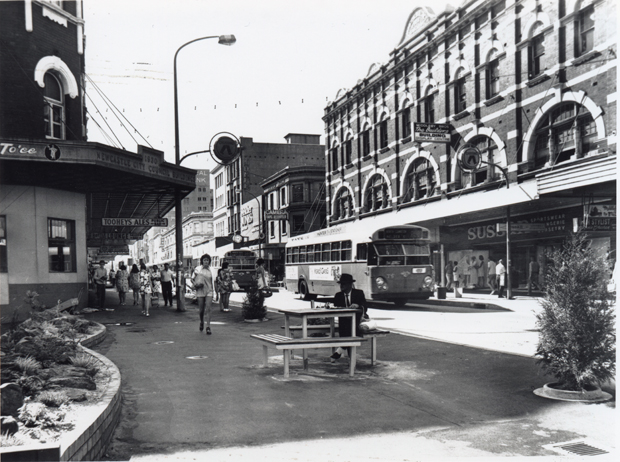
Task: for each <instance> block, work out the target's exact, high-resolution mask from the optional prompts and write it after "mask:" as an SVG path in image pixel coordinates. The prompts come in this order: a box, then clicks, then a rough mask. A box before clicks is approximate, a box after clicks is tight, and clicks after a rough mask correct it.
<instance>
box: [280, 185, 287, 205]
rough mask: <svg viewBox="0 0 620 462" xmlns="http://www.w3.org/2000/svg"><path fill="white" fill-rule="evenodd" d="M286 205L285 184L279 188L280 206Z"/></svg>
mask: <svg viewBox="0 0 620 462" xmlns="http://www.w3.org/2000/svg"><path fill="white" fill-rule="evenodd" d="M284 206H286V186H285V187H284V188H282V189H280V207H284Z"/></svg>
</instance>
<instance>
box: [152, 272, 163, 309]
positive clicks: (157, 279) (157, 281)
mask: <svg viewBox="0 0 620 462" xmlns="http://www.w3.org/2000/svg"><path fill="white" fill-rule="evenodd" d="M151 279H152V281H153V297H152V299H153V300H157V305H153V306H159V294H161V271H159V267H158V266H157V265H153V272H152V273H151Z"/></svg>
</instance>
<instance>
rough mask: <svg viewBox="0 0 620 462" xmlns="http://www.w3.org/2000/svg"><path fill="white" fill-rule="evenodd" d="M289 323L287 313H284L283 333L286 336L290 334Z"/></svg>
mask: <svg viewBox="0 0 620 462" xmlns="http://www.w3.org/2000/svg"><path fill="white" fill-rule="evenodd" d="M290 326H291V323H290V320H289V316H288V314H285V315H284V335H286V336H287V337H290V336H291V329H290Z"/></svg>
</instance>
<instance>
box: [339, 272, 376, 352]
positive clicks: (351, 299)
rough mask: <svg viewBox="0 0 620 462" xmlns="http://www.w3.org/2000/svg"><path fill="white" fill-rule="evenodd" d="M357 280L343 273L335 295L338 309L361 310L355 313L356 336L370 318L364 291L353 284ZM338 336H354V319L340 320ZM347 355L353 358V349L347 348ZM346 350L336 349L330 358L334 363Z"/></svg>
mask: <svg viewBox="0 0 620 462" xmlns="http://www.w3.org/2000/svg"><path fill="white" fill-rule="evenodd" d="M354 282H355V279H353V276H352V275H350V274H348V273H342V275H341V276H340V279H339V280H338V284H340V292H337V293H336V295H334V306H335V307H338V308H352V309H356V310H359V311H358V312H357V313H355V324H356V329H355V332H356V334H358V335H359V332H360V329H359V325H360V323H361V322H362V321H363V320H364V319H367V318H368V315H367V314H366V297H365V295H364V291H363V290H359V289H354V288H353V283H354ZM338 334H339V335H340V337H351V336H353V319H352V318H338ZM346 350H347V354H348V355H349V357H351V348H347V349H346ZM343 353H344V349H342V348H336V351H335V352H334V353H333V354H332V355H331V356H330V359H331V360H332V362H334V361H336V360H337V359H340V357H341V356H342V354H343Z"/></svg>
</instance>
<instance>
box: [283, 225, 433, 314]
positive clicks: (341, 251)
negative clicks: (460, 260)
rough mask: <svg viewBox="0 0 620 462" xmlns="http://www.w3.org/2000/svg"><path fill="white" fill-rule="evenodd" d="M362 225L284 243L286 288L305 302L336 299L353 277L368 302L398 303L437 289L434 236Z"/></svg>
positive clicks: (421, 230) (400, 228)
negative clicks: (345, 278)
mask: <svg viewBox="0 0 620 462" xmlns="http://www.w3.org/2000/svg"><path fill="white" fill-rule="evenodd" d="M364 226H365V224H364V222H363V221H361V222H357V223H345V224H342V225H338V226H334V227H331V228H326V229H321V230H319V231H313V232H311V233H307V234H303V235H300V236H295V237H292V238H291V239H289V241H288V243H287V244H286V288H287V290H290V291H293V292H298V293H299V294H301V295H302V296H303V297H304V298H305V299H310V298H313V297H315V296H316V295H330V296H331V295H334V294H335V293H336V292H338V290H340V289H339V286H338V283H337V281H338V279H339V277H340V275H341V274H342V273H349V274H352V275H353V278H354V279H355V281H356V282H355V287H356V288H358V289H362V290H363V291H364V293H365V295H366V298H369V299H373V300H384V301H391V302H394V303H397V304H401V303H405V302H406V301H407V300H410V299H427V298H429V297H430V296H431V295H432V294H433V290H434V279H435V278H434V270H433V266H432V264H431V250H430V243H431V238H430V232H429V230H428V229H426V228H422V227H420V226H415V225H402V226H390V227H386V228H381V229H377V230H372V229H368V226H367V225H366V229H365V228H364Z"/></svg>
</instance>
